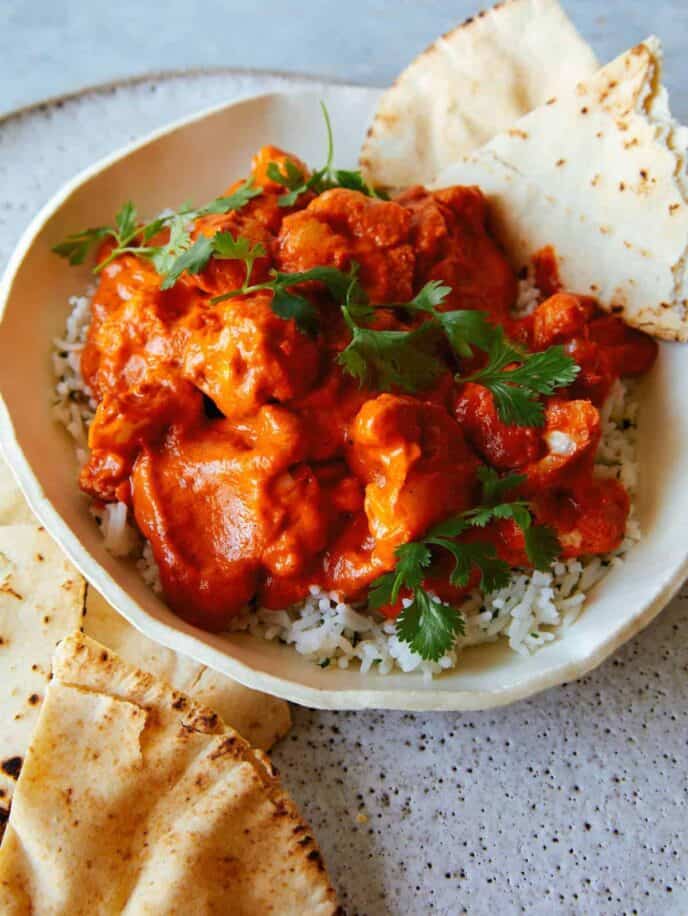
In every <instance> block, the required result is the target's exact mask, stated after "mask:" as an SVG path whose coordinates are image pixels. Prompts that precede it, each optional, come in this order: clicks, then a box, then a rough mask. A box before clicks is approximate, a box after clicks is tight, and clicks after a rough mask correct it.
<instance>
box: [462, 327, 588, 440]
mask: <svg viewBox="0 0 688 916" xmlns="http://www.w3.org/2000/svg"><path fill="white" fill-rule="evenodd" d="M486 343H487V346H485V347H482V349H485V350H486V352H487V356H488V359H487V363H486V365H485V366H483V368H482V369H479V370H478V371H477V372H474V373H473V374H472V375H470V376H468V378H465V379H459V381H466V382H478V384H480V385H483V386H484V387H485V388H487V389H488V390H489V391H491V392H492V396H493V398H494V402H495V407H496V408H497V413H498V414H499V418H500V419H501V420H502V422H504V423H508V424H512V425H515V426H542V425H543V424H544V422H545V411H544V407H543V405H542V403H541V401H540V400H539V396H540V395H549V394H552V393H553V392H554V391H555V389H557V388H563V387H566V386H567V385H570V384H571V383H572V382H573V381H574V380H575V378H576V376H577V375H578V373H579V372H580V367H579V366H578V365H577V364H576V363H575V362H574V360H573V359H571V357H570V356H568V355H567V354H566V352H565V350H564V348H563V347H562V346H559V345H557V346H554V347H549V348H548V349H547V350H543V351H542V352H541V353H526V352H525V351H523V350H522V349H520V348H519V347H516V346H514V345H513V344H512V343H510V342H509V341H508V340H507V339H506V337H505V335H504V330H503V329H502V328H494V329H493V330H492V334H491V336H490V339H489V340H488V341H486ZM511 363H518V364H519V365H517V366H516V367H515V368H512V369H507V368H506V367H507V366H509V365H510V364H511Z"/></svg>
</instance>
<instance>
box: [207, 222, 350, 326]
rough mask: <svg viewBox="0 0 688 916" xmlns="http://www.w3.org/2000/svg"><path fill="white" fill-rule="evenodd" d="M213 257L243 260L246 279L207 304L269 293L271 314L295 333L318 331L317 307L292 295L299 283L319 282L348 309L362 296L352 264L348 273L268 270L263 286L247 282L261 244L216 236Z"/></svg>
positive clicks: (316, 269)
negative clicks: (291, 323) (295, 329)
mask: <svg viewBox="0 0 688 916" xmlns="http://www.w3.org/2000/svg"><path fill="white" fill-rule="evenodd" d="M218 236H221V238H220V237H218ZM215 254H216V257H228V258H239V259H240V260H243V261H244V264H245V265H246V276H245V279H244V282H243V284H242V285H241V286H240V287H239V288H238V289H234V290H231V291H230V292H228V293H223V294H222V295H221V296H215V297H214V298H213V299H211V300H210V301H211V303H213V304H215V303H217V302H224V301H225V300H226V299H234V298H236V297H237V296H245V295H249V294H250V293H257V292H260V291H261V290H267V291H270V292H272V294H273V295H272V302H271V307H272V310H273V312H275V314H276V315H279V316H280V318H285V319H290V318H293V319H294V321H295V322H296V324H297V327H298V328H299V330H300V331H303V332H304V333H305V334H309V335H311V336H313V335H315V334H316V333H317V332H318V327H319V322H318V311H317V308H316V307H315V305H314V304H313V303H312V302H311V301H310V300H309V299H307V298H306V297H305V296H302V295H301V294H300V293H295V292H293V287H295V286H298V285H299V284H301V283H314V282H317V283H323V284H324V285H325V286H326V287H327V290H328V292H329V293H330V295H331V296H332V298H333V299H334V300H335V301H338V302H339V301H342V302H344V303H347V302H350V303H351V304H352V307H354V302H355V301H357V300H358V298H359V297H361V296H363V291H362V290H361V287H360V285H359V283H358V276H357V275H358V265H353V266H352V268H351V270H350V271H349V272H348V273H345V272H344V271H342V270H338V269H337V268H336V267H325V266H323V267H313V268H311V269H310V270H303V271H297V272H294V273H285V272H284V271H280V270H272V271H271V272H270V279H269V280H267V281H265V282H264V283H251V274H252V272H253V263H254V261H255V259H256V257H260V256H261V255H264V254H265V249H264V248H263V246H262V245H255V246H253V247H251V245H250V242H248V241H247V240H246V239H242V238H241V237H239V238H236V239H235V238H233V236H231V235H230V234H229V233H219V234H218V235H216V236H215ZM345 308H346V305H342V309H345Z"/></svg>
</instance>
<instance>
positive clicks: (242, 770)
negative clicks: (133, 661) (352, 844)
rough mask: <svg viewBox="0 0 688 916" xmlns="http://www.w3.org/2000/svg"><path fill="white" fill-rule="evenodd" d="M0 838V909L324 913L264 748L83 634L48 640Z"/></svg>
mask: <svg viewBox="0 0 688 916" xmlns="http://www.w3.org/2000/svg"><path fill="white" fill-rule="evenodd" d="M53 671H54V678H53V680H52V681H51V683H50V686H49V688H48V691H47V695H46V698H45V701H44V704H43V708H42V710H41V715H40V719H39V722H38V726H37V728H36V731H35V733H34V736H33V739H32V742H31V746H30V748H29V752H28V754H27V757H26V761H25V763H24V767H23V770H22V774H21V778H20V780H19V783H18V786H17V790H16V793H15V799H14V804H13V806H12V812H11V815H10V820H9V823H8V825H7V830H6V832H5V837H4V840H3V843H2V846H1V847H0V911H1V912H2V913H3V914H7V916H24V914H27V916H28V914H32V916H43V914H50V916H58V914H65V916H66V914H69V916H81V914H84V916H85V914H88V916H100V914H103V916H105V914H107V916H109V914H112V913H124V914H130V916H132V914H143V913H146V914H161V916H163V914H164V916H174V914H180V916H181V914H189V913H193V914H194V916H196V914H198V916H202V914H215V913H217V914H226V913H232V914H233V916H243V914H245V916H255V914H258V913H260V914H269V913H274V914H282V916H289V914H293V916H309V914H313V916H329V914H334V913H337V912H341V911H339V910H338V907H337V902H336V898H335V892H334V890H333V889H332V887H331V885H330V882H329V879H328V877H327V873H326V871H325V868H324V865H323V862H322V859H321V856H320V852H319V850H318V847H317V844H316V842H315V839H314V838H313V836H312V834H311V832H310V830H309V828H308V826H307V825H306V824H305V823H303V821H302V820H301V818H300V816H299V814H298V812H297V811H296V809H295V807H294V804H293V802H292V801H291V799H290V798H289V796H288V795H287V794H286V793H285V792H284V790H283V789H282V787H281V785H280V782H279V780H278V778H277V776H276V775H275V773H274V771H273V770H272V768H271V766H270V763H269V761H268V760H267V758H266V757H265V755H264V754H263V753H262V752H260V751H257V750H254V749H252V748H251V747H250V745H249V744H248V743H247V742H246V741H244V740H243V738H241V737H240V736H239V735H238V734H237V733H236V732H235V731H234V730H233V729H231V728H229V727H228V726H226V725H224V723H223V722H222V720H221V719H220V717H219V716H218V715H217V714H216V713H214V712H212V711H211V710H210V709H207V708H206V707H203V706H200V705H199V704H197V703H195V702H194V701H193V700H191V699H190V698H189V697H186V696H184V695H183V694H181V693H179V692H177V691H175V690H173V689H172V688H171V687H169V686H168V685H167V684H165V683H164V682H163V681H160V680H158V679H156V678H154V677H152V676H151V675H149V674H146V673H144V672H142V671H139V670H137V669H136V668H134V667H132V666H129V665H127V664H125V663H124V662H123V661H121V660H120V659H119V658H117V657H116V656H115V655H113V654H112V653H111V652H109V651H108V650H107V649H105V648H104V647H103V646H100V645H99V644H98V643H96V642H94V641H93V640H90V639H88V637H85V636H83V635H82V634H79V633H77V634H74V635H73V636H70V637H68V638H67V639H66V640H65V641H64V642H63V643H62V644H61V645H60V647H59V649H58V651H57V653H56V655H55V658H54V663H53Z"/></svg>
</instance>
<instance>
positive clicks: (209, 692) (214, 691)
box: [82, 586, 291, 751]
mask: <svg viewBox="0 0 688 916" xmlns="http://www.w3.org/2000/svg"><path fill="white" fill-rule="evenodd" d="M82 629H83V631H84V632H85V633H86V634H87V635H88V636H91V637H93V639H96V640H98V642H101V643H103V645H105V646H107V647H108V648H109V649H112V651H113V652H115V653H116V654H117V655H119V656H120V658H122V659H123V660H124V661H125V662H128V663H129V664H130V665H135V666H136V667H137V668H143V670H144V671H148V672H149V673H150V674H153V675H155V676H156V677H159V678H162V679H163V680H165V681H167V683H168V684H170V686H172V687H174V688H175V689H176V690H179V691H181V692H182V693H187V694H188V695H189V696H191V697H193V699H194V700H196V702H198V703H203V704H204V705H206V706H210V707H211V708H212V709H214V710H215V711H216V712H217V713H218V714H219V715H220V717H221V718H222V720H223V721H224V722H226V723H227V724H228V725H231V726H232V728H235V729H236V730H237V731H238V732H239V734H240V735H242V737H244V738H245V739H246V740H247V741H248V742H249V743H250V744H252V745H254V747H259V748H260V749H261V750H263V751H267V750H269V749H270V748H271V747H272V745H273V744H275V743H276V742H277V741H279V739H280V738H283V737H284V735H286V733H287V732H288V731H289V729H290V728H291V714H290V712H289V704H288V703H286V702H285V701H284V700H280V699H279V698H278V697H272V696H270V695H269V694H267V693H260V692H259V691H257V690H251V689H250V688H249V687H244V686H243V684H239V683H237V681H233V680H231V678H228V677H226V676H225V675H224V674H220V673H219V672H217V671H213V670H212V668H206V667H205V665H201V664H199V662H195V661H193V660H192V659H190V658H187V657H186V656H185V655H179V654H178V653H177V652H173V651H172V650H171V649H166V648H165V647H164V646H161V645H159V644H158V643H156V642H153V640H152V639H148V637H147V636H144V635H143V633H139V631H138V630H136V629H135V628H134V627H133V626H132V625H131V624H130V623H127V621H126V620H125V619H124V617H122V616H121V615H120V614H118V613H117V611H115V610H114V608H112V607H111V606H110V605H109V604H108V603H107V601H106V600H105V599H104V598H103V597H102V596H101V595H99V594H98V592H97V591H96V590H95V589H94V588H91V587H90V586H89V587H88V592H87V596H86V613H85V615H84V620H83V627H82Z"/></svg>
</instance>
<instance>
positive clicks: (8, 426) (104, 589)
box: [0, 84, 688, 711]
mask: <svg viewBox="0 0 688 916" xmlns="http://www.w3.org/2000/svg"><path fill="white" fill-rule="evenodd" d="M338 90H345V91H347V92H357V93H360V94H361V96H362V97H367V98H368V99H369V100H370V102H371V103H372V102H373V101H374V99H375V98H376V97H378V96H379V95H380V93H381V90H379V89H375V88H371V87H365V86H360V85H358V86H357V85H354V84H347V85H342V84H332V86H328V87H327V91H328V92H330V91H338ZM315 94H316V91H315V90H314V89H311V88H304V87H299V88H298V89H295V90H290V91H274V92H265V93H258V94H254V95H249V96H245V97H242V98H240V99H237V100H233V101H231V102H228V103H226V102H225V103H220V104H218V105H213V106H209V107H207V108H204V109H202V110H201V111H198V112H195V113H193V114H191V115H187V116H185V117H182V118H179V119H177V120H174V121H172V122H170V123H168V124H166V125H163V126H162V127H159V128H157V129H156V130H154V131H152V132H150V133H148V134H146V135H145V136H144V137H141V138H138V139H136V140H134V141H132V142H131V143H128V144H126V145H124V146H122V147H120V148H118V149H116V150H115V151H113V152H112V153H109V154H108V155H106V156H104V157H102V158H101V159H99V160H98V161H97V162H95V163H93V164H91V165H90V166H88V167H87V168H85V169H83V170H81V171H80V172H78V173H77V174H76V175H74V176H73V177H72V178H71V179H69V180H68V181H67V182H66V183H65V184H64V185H62V186H61V187H60V188H59V189H58V190H57V191H56V192H55V193H54V194H53V195H52V196H51V198H50V199H49V200H48V201H47V202H46V203H45V204H44V205H43V206H42V207H41V208H40V210H39V211H38V213H37V214H36V215H35V216H34V217H33V219H32V220H31V221H30V223H29V224H28V226H27V227H26V228H25V230H24V231H23V233H22V235H21V237H20V239H19V241H18V242H17V245H16V246H15V248H14V250H13V252H12V254H11V256H10V258H9V260H8V263H7V266H6V269H5V271H4V273H3V276H2V279H1V280H0V321H2V318H3V317H4V313H5V309H6V307H7V304H8V301H9V298H10V294H11V291H12V287H13V283H14V280H15V278H16V275H17V274H18V272H19V270H20V268H21V266H22V263H23V261H24V260H25V258H26V256H27V255H28V253H29V251H30V250H31V248H32V245H33V243H34V241H35V239H36V237H37V236H38V235H39V233H40V232H41V230H42V229H43V227H44V225H45V224H46V222H47V221H48V220H49V219H50V218H51V217H52V216H53V215H54V214H55V213H56V212H57V211H58V210H59V209H60V207H61V206H62V205H63V204H64V203H65V201H67V200H68V199H69V197H70V196H71V195H72V194H73V193H74V192H75V191H76V190H77V189H78V188H79V187H80V186H81V185H83V184H84V183H85V182H87V181H89V180H90V179H91V178H93V177H95V176H96V175H98V174H99V173H101V172H102V171H104V170H106V169H107V168H109V167H110V166H111V165H113V164H114V163H116V162H118V161H120V160H122V159H124V158H126V157H127V156H129V155H130V154H132V153H134V152H136V151H137V150H139V149H142V148H144V147H146V146H148V145H149V144H152V143H154V142H155V141H157V140H159V139H161V138H163V137H165V136H167V135H168V134H171V133H174V132H175V131H176V130H178V129H180V128H186V127H189V126H191V125H193V124H194V123H197V122H199V121H201V120H203V119H205V118H207V117H210V116H213V115H215V114H217V113H219V112H224V111H227V110H231V109H233V108H237V107H239V106H243V105H252V104H255V103H256V102H260V101H268V100H271V99H277V100H279V99H281V98H283V97H293V96H304V97H313V96H314V95H315ZM0 449H1V450H2V452H3V453H4V455H5V458H6V460H7V462H8V464H9V466H10V468H11V470H12V473H13V474H14V476H15V478H16V480H17V483H18V484H19V487H20V488H21V490H22V492H23V493H24V495H25V497H26V499H27V501H28V503H29V505H30V506H31V508H32V509H33V511H34V512H35V514H36V516H37V518H38V519H39V521H40V522H41V523H42V524H44V525H45V527H46V528H47V530H48V531H49V532H50V534H51V535H52V536H53V537H54V538H55V540H56V541H57V542H58V543H59V545H60V546H61V547H62V549H63V550H64V551H65V553H66V554H67V556H68V557H69V559H70V560H71V561H72V562H73V563H74V565H75V566H76V567H77V569H79V571H80V572H81V573H82V574H83V575H84V577H85V578H86V580H87V581H88V582H89V583H91V584H92V585H94V586H95V587H96V588H97V589H98V591H99V592H101V594H103V596H104V597H105V598H106V600H108V601H109V602H110V603H111V604H112V605H113V606H114V607H115V609H116V610H117V611H118V612H119V613H121V614H122V616H123V617H125V619H126V620H128V622H129V623H131V624H132V625H133V626H134V627H135V628H136V629H138V630H139V631H140V632H142V633H144V634H145V635H147V636H148V637H150V638H151V639H154V640H155V641H156V642H158V643H160V644H162V645H163V646H166V647H167V648H170V649H172V650H174V651H179V652H181V653H182V654H184V655H187V656H189V657H191V658H194V659H195V660H196V661H198V662H201V663H202V664H206V665H208V666H209V667H211V668H214V669H215V670H218V671H220V672H222V673H224V674H226V675H228V676H229V677H232V678H234V679H235V680H237V681H239V682H240V683H242V684H244V685H246V686H247V687H251V688H254V689H256V690H261V691H264V692H268V693H272V694H274V695H276V696H280V697H283V698H284V699H287V700H290V701H292V702H295V703H299V704H301V705H305V706H310V707H315V708H322V709H341V710H344V709H390V710H409V711H450V710H453V711H459V710H462V711H470V710H482V709H489V708H494V707H498V706H503V705H506V704H509V703H512V702H515V701H517V700H521V699H525V698H527V697H529V696H532V695H534V694H536V693H539V692H541V691H543V690H546V689H548V688H550V687H554V686H557V685H561V684H563V683H565V682H567V681H571V680H575V679H577V678H580V677H583V676H584V675H585V674H587V673H588V672H589V671H591V670H592V669H593V668H595V667H597V666H598V665H599V664H601V663H602V662H603V661H604V660H605V659H606V658H608V657H609V656H610V655H611V654H612V653H613V652H614V651H615V650H616V649H617V648H618V647H620V646H621V645H622V644H623V643H625V642H626V641H628V640H629V639H631V638H632V637H633V636H635V635H636V634H637V633H638V632H640V631H641V630H642V629H643V628H644V627H646V626H647V625H648V624H649V623H650V622H651V621H652V620H653V619H654V617H656V615H657V614H658V613H659V612H660V611H661V610H662V609H663V608H664V607H665V606H666V604H667V603H668V602H669V601H670V600H671V598H672V597H673V596H674V595H675V594H676V593H677V592H678V590H679V589H680V587H681V585H682V584H683V582H684V580H685V578H686V577H687V576H688V546H687V547H686V555H685V557H684V559H683V562H682V563H681V564H680V565H679V566H678V567H676V568H675V569H674V570H673V571H671V570H669V572H668V573H667V574H666V575H664V576H663V577H662V579H661V580H660V581H659V583H658V585H657V587H656V589H655V590H654V593H653V597H652V598H651V599H650V600H649V601H647V602H646V603H645V604H644V605H643V606H642V607H641V608H640V609H639V610H638V611H637V612H636V613H635V614H634V615H633V616H632V617H631V618H629V619H628V620H627V621H626V622H625V623H624V624H622V625H620V626H618V627H617V628H616V629H615V630H614V631H612V632H611V633H609V634H608V635H607V637H606V638H605V639H603V640H602V641H600V642H599V643H597V644H595V645H594V647H592V648H589V649H588V650H587V651H578V652H577V654H575V655H574V656H572V657H570V658H569V659H565V660H562V661H561V662H557V663H555V664H553V665H550V666H548V667H546V668H545V669H543V670H542V671H539V672H530V673H528V674H527V675H524V676H523V677H522V678H521V679H520V680H519V681H517V682H516V683H512V684H510V685H508V686H501V687H500V686H496V687H494V688H491V689H489V690H487V689H480V690H477V689H476V690H465V689H453V690H447V689H441V688H439V687H433V686H432V685H427V686H423V687H422V689H421V688H418V687H414V685H413V684H412V683H409V687H408V688H406V689H403V688H401V689H400V688H398V687H397V688H385V687H384V686H381V687H377V688H376V689H366V688H365V687H360V688H336V687H316V686H311V685H305V684H303V683H301V682H299V681H296V680H294V679H292V678H287V677H280V676H278V675H274V674H269V673H267V672H264V671H257V670H256V669H255V668H253V667H251V666H250V665H248V664H246V663H245V662H243V661H241V660H239V659H238V658H236V657H234V656H233V655H231V654H230V653H229V652H226V651H222V650H221V649H218V648H216V647H215V646H214V645H211V644H210V643H209V642H208V641H206V638H207V637H208V635H209V634H207V633H205V632H204V631H202V630H200V629H197V628H195V627H192V626H191V625H190V624H187V623H186V622H185V621H183V620H182V619H181V618H177V620H176V623H175V624H174V625H172V624H170V623H167V622H165V621H163V620H159V619H156V617H155V616H153V614H152V613H150V612H149V611H148V610H146V609H145V608H144V607H143V606H142V605H140V604H139V603H138V602H137V601H136V600H135V599H134V598H133V597H132V596H131V595H130V594H129V593H128V592H127V591H126V590H125V589H124V588H123V587H122V586H121V585H119V584H118V582H117V581H116V579H115V578H114V577H113V576H112V575H111V574H110V573H109V572H108V571H107V570H106V569H105V568H104V567H103V566H102V565H101V564H100V563H99V562H98V560H97V559H96V558H95V557H94V556H93V555H92V554H91V553H90V551H89V550H88V549H87V548H86V547H85V546H84V545H83V544H82V542H81V541H80V540H79V538H78V537H77V535H76V534H75V533H74V532H73V531H72V529H71V528H70V526H69V525H68V524H67V522H66V521H65V520H64V519H63V517H62V515H61V514H60V512H59V511H58V510H57V509H56V508H55V506H53V504H52V503H51V502H50V500H49V499H48V498H47V496H46V495H45V493H44V491H43V488H42V486H41V483H40V481H39V478H38V476H37V474H36V473H35V472H34V470H33V468H32V466H31V464H30V463H29V460H28V459H27V457H26V456H25V455H24V452H23V450H22V448H21V446H20V445H19V443H18V441H17V438H16V434H15V430H14V425H13V422H12V418H11V415H10V412H9V409H8V407H7V405H6V403H5V400H4V398H3V397H2V394H1V393H0ZM204 637H206V638H204ZM294 651H295V650H294ZM400 676H401V675H400ZM407 676H408V677H409V678H411V677H417V675H407ZM381 680H382V681H383V682H384V679H383V678H381ZM435 683H438V684H439V682H435Z"/></svg>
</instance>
